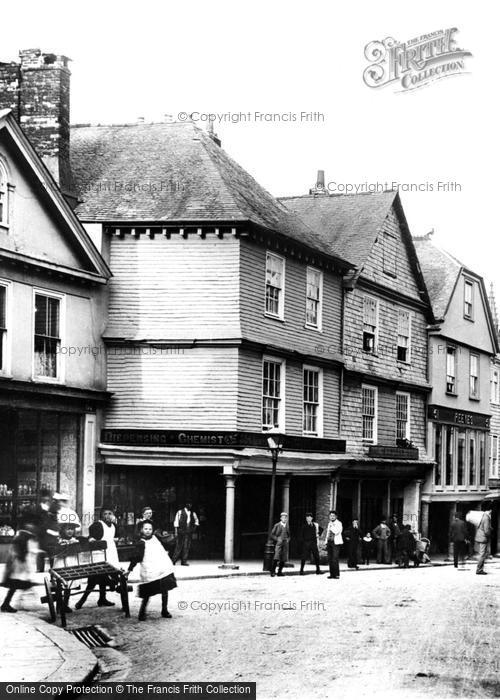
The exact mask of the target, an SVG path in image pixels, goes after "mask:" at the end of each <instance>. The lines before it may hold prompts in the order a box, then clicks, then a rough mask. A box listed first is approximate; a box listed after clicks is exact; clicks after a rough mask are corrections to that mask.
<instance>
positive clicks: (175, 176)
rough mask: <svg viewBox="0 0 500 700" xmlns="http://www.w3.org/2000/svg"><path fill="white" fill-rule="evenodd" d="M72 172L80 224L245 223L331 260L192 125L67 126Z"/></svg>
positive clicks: (318, 241)
mask: <svg viewBox="0 0 500 700" xmlns="http://www.w3.org/2000/svg"><path fill="white" fill-rule="evenodd" d="M71 166H72V171H73V176H74V179H75V185H76V188H77V192H78V195H79V197H80V199H82V200H83V201H82V203H81V204H80V205H79V206H78V207H77V210H76V211H77V214H78V216H79V217H80V219H81V220H83V221H109V222H112V221H114V222H118V221H120V222H123V221H148V222H153V221H156V222H166V221H175V222H177V221H179V222H187V221H193V222H194V221H195V222H200V223H201V222H203V221H207V222H208V221H210V222H212V221H225V222H235V223H236V222H238V221H241V222H248V221H249V222H252V223H253V224H256V225H259V226H263V227H265V228H267V229H270V230H272V231H275V232H277V233H280V234H283V235H285V236H288V237H290V238H293V239H295V240H297V241H299V242H300V243H302V244H303V245H306V246H308V247H310V248H313V249H315V250H317V251H320V252H322V253H324V254H327V255H329V256H332V255H334V254H333V253H332V249H331V247H330V245H329V244H328V243H326V242H325V241H324V240H323V238H322V237H320V236H318V235H317V234H316V233H315V232H314V231H313V230H312V229H311V228H310V227H309V226H308V225H306V224H305V223H304V222H303V221H301V220H300V218H299V217H298V216H296V215H295V214H293V213H292V212H291V211H290V210H289V209H288V208H286V207H285V206H283V204H281V203H280V202H279V201H278V200H277V199H275V198H274V197H273V196H272V195H270V194H269V192H267V191H266V190H265V189H264V188H263V187H261V186H260V185H259V184H258V182H256V180H254V178H253V177H251V176H250V175H249V174H248V173H247V172H246V171H245V170H244V169H243V168H242V167H241V166H239V165H238V164H237V163H236V162H235V161H234V160H233V159H232V158H231V157H230V156H228V155H227V153H226V152H225V151H224V150H223V149H222V148H221V147H220V146H218V145H217V144H216V143H215V142H214V140H213V139H212V138H210V136H209V135H208V134H207V133H206V132H205V131H203V130H202V129H200V128H198V127H197V126H196V125H194V124H193V123H191V122H173V123H159V124H133V125H122V126H74V127H71ZM336 257H342V256H336ZM347 259H348V260H349V258H347Z"/></svg>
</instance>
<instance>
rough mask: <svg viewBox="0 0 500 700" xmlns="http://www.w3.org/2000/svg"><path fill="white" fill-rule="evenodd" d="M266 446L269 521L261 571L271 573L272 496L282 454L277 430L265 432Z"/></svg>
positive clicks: (272, 546)
mask: <svg viewBox="0 0 500 700" xmlns="http://www.w3.org/2000/svg"><path fill="white" fill-rule="evenodd" d="M266 434H267V446H268V449H269V450H270V452H271V459H272V463H273V468H272V471H271V493H270V495H269V521H268V526H267V542H266V546H265V549H264V566H263V568H262V570H263V571H271V567H272V565H273V559H274V542H273V541H272V539H271V531H272V529H273V519H274V494H275V490H276V466H277V464H278V456H279V454H280V452H283V436H282V435H281V433H280V431H279V430H278V429H277V428H271V429H270V430H268V431H267V433H266Z"/></svg>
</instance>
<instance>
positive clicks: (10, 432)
mask: <svg viewBox="0 0 500 700" xmlns="http://www.w3.org/2000/svg"><path fill="white" fill-rule="evenodd" d="M0 418H1V421H0V425H1V426H2V427H1V428H0V516H1V517H0V534H1V532H2V527H3V528H4V531H5V530H6V529H7V528H8V527H11V526H15V524H16V521H17V518H18V517H19V515H20V514H21V513H22V512H23V511H24V510H26V509H28V508H32V507H34V506H35V505H36V503H37V501H38V495H39V492H40V489H49V490H50V491H52V492H53V491H64V492H66V493H68V495H69V496H70V505H71V507H73V508H76V505H77V496H78V494H77V483H78V476H79V471H78V465H79V449H78V445H79V440H80V416H79V415H78V414H70V413H56V412H53V411H35V410H20V411H18V412H11V413H10V414H5V416H0Z"/></svg>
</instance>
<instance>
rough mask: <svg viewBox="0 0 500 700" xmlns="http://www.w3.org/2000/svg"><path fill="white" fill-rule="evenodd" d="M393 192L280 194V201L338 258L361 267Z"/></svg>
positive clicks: (391, 201) (388, 208)
mask: <svg viewBox="0 0 500 700" xmlns="http://www.w3.org/2000/svg"><path fill="white" fill-rule="evenodd" d="M395 197H396V192H392V191H388V192H375V193H366V194H365V193H363V194H350V195H322V194H320V195H306V196H303V197H282V198H281V199H280V201H281V202H282V203H283V204H284V205H285V206H286V207H288V208H289V209H290V211H292V212H294V213H295V214H297V215H298V216H299V217H300V218H301V219H303V220H304V221H305V222H306V223H307V224H308V226H310V228H312V229H313V230H314V231H315V232H316V233H318V234H319V235H320V236H321V237H322V238H323V240H324V242H325V244H327V245H330V246H331V248H332V250H333V251H334V252H335V253H336V254H337V255H339V256H340V257H341V258H347V259H348V260H352V262H353V263H354V264H355V265H356V267H358V268H359V269H361V268H362V267H363V265H364V263H365V261H366V258H367V257H368V255H369V253H370V251H371V249H372V246H373V244H374V242H375V238H376V236H377V233H378V231H379V229H380V227H381V226H382V224H383V223H384V220H385V218H386V216H387V214H388V213H389V210H390V208H391V206H392V204H393V202H394V199H395Z"/></svg>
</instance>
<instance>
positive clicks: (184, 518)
mask: <svg viewBox="0 0 500 700" xmlns="http://www.w3.org/2000/svg"><path fill="white" fill-rule="evenodd" d="M192 507H193V504H192V503H191V500H189V499H188V500H186V503H185V505H184V508H181V509H180V510H178V511H177V513H176V514H175V520H174V530H175V537H176V539H177V544H176V547H175V552H174V557H173V559H172V561H173V563H174V564H175V563H176V562H177V561H178V559H180V560H181V565H182V566H189V564H188V561H187V559H188V556H189V549H190V547H191V538H192V537H193V533H194V532H195V530H196V528H197V527H198V526H199V524H200V522H199V520H198V516H197V515H196V513H194V512H193V510H192Z"/></svg>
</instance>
